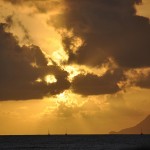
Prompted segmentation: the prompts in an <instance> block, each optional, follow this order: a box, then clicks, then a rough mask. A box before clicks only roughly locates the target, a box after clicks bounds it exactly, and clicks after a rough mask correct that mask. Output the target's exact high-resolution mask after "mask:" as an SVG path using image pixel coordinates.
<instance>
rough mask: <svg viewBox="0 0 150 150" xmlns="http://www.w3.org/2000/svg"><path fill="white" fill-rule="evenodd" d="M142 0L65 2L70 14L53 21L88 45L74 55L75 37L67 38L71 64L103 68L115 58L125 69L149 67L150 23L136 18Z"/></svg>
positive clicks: (65, 43) (57, 26)
mask: <svg viewBox="0 0 150 150" xmlns="http://www.w3.org/2000/svg"><path fill="white" fill-rule="evenodd" d="M141 2H142V1H141V0H82V1H81V0H65V4H66V8H67V9H66V11H65V12H64V14H61V15H60V16H56V17H57V18H58V22H57V20H56V18H55V19H54V21H53V20H51V22H54V24H55V26H56V28H58V29H60V28H66V29H67V30H68V31H70V30H72V31H73V33H74V36H77V37H80V38H82V39H83V40H84V44H83V45H82V46H81V47H80V48H79V49H78V50H77V52H76V53H74V52H73V50H72V48H71V42H72V39H71V38H72V37H71V38H70V37H66V36H64V37H63V42H64V47H65V49H66V51H67V52H68V54H69V61H68V62H69V63H78V64H84V65H90V66H100V65H102V64H103V63H104V62H107V61H108V59H109V58H113V59H114V60H115V61H116V63H117V64H118V65H119V66H120V67H123V68H141V67H149V66H150V61H149V55H150V24H149V19H148V18H145V17H142V16H137V15H136V9H135V5H136V4H141Z"/></svg>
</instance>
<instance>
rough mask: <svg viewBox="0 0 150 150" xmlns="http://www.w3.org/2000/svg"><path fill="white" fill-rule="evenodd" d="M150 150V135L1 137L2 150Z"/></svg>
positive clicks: (0, 148)
mask: <svg viewBox="0 0 150 150" xmlns="http://www.w3.org/2000/svg"><path fill="white" fill-rule="evenodd" d="M26 149H27V150H30V149H34V150H46V149H49V150H150V135H32V136H31V135H24V136H0V150H26Z"/></svg>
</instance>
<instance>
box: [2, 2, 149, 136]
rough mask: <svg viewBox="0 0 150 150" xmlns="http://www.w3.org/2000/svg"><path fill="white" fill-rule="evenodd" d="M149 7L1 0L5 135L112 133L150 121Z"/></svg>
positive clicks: (97, 3) (125, 3) (147, 4)
mask: <svg viewBox="0 0 150 150" xmlns="http://www.w3.org/2000/svg"><path fill="white" fill-rule="evenodd" d="M149 8H150V1H149V0H121V1H120V0H82V1H81V0H0V70H1V71H0V134H47V133H48V130H49V132H50V133H51V134H64V133H65V132H66V129H67V132H68V133H71V134H107V133H109V132H110V131H112V130H113V131H119V130H121V129H123V128H127V127H131V126H134V125H136V124H137V123H138V122H140V121H141V120H143V119H144V118H145V117H146V116H147V115H149V114H150V110H149V107H150V59H149V56H150V20H149V19H150V9H149Z"/></svg>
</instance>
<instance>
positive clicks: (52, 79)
mask: <svg viewBox="0 0 150 150" xmlns="http://www.w3.org/2000/svg"><path fill="white" fill-rule="evenodd" d="M44 80H45V81H46V83H47V84H52V83H56V82H57V79H56V78H55V76H54V75H47V76H45V78H44Z"/></svg>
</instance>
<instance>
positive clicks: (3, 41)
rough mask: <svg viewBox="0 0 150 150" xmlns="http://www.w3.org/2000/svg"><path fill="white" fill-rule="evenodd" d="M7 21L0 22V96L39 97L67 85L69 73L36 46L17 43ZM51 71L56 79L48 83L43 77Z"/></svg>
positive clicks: (62, 88) (68, 84) (13, 97)
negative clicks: (51, 62) (9, 31)
mask: <svg viewBox="0 0 150 150" xmlns="http://www.w3.org/2000/svg"><path fill="white" fill-rule="evenodd" d="M5 27H7V24H0V70H1V71H0V83H1V84H0V99H1V100H24V99H41V98H42V97H44V96H47V95H55V94H59V93H61V92H63V91H64V90H65V89H68V88H69V86H70V83H69V82H68V80H67V76H68V73H67V72H66V71H63V70H62V69H61V68H60V67H58V66H56V65H50V66H47V64H48V62H47V59H46V58H45V56H44V54H43V53H42V51H41V49H40V48H39V47H38V46H35V45H31V46H22V47H21V46H19V44H18V41H17V40H16V39H15V37H14V36H13V35H12V34H11V33H6V32H5ZM47 75H53V76H54V77H55V78H56V80H57V82H52V83H47V82H46V81H45V77H46V76H47Z"/></svg>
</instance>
